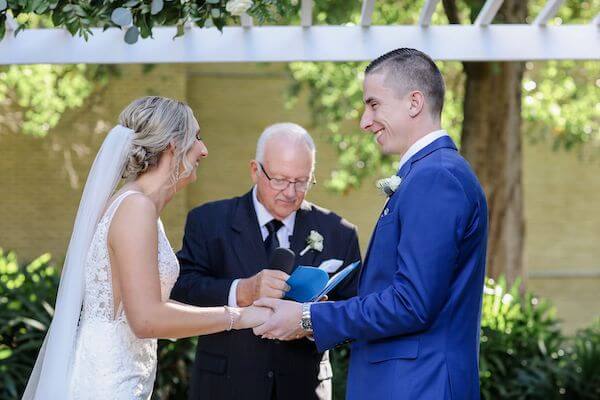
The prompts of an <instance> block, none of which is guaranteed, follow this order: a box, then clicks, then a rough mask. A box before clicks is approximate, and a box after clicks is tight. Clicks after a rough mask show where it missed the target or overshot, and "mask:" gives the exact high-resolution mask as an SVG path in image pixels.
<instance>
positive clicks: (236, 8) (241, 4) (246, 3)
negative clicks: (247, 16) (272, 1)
mask: <svg viewBox="0 0 600 400" xmlns="http://www.w3.org/2000/svg"><path fill="white" fill-rule="evenodd" d="M250 7H252V0H229V1H228V2H227V5H226V6H225V9H226V10H227V12H228V13H229V14H231V15H237V16H240V15H242V14H244V13H245V12H246V11H248V10H249V9H250Z"/></svg>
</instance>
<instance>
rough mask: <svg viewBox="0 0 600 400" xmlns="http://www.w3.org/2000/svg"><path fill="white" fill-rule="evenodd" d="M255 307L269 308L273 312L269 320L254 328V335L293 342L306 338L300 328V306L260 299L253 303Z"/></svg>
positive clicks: (293, 303)
mask: <svg viewBox="0 0 600 400" xmlns="http://www.w3.org/2000/svg"><path fill="white" fill-rule="evenodd" d="M254 305H255V306H260V307H269V308H270V309H271V310H273V314H272V315H271V318H269V320H268V321H267V322H265V323H264V324H262V325H260V326H257V327H256V328H254V330H253V331H254V334H255V335H257V336H261V337H263V338H266V339H279V340H295V339H300V338H302V337H305V336H308V333H307V332H306V331H304V330H303V329H302V327H301V326H300V321H301V319H302V304H301V303H296V302H295V301H288V300H277V299H268V298H262V299H259V300H257V301H255V302H254Z"/></svg>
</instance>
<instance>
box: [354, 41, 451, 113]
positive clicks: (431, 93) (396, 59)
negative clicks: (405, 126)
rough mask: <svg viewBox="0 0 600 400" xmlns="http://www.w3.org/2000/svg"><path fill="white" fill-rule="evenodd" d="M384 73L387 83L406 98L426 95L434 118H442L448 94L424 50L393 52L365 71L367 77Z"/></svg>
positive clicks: (440, 76) (408, 49)
mask: <svg viewBox="0 0 600 400" xmlns="http://www.w3.org/2000/svg"><path fill="white" fill-rule="evenodd" d="M373 73H385V75H386V81H391V82H393V83H394V84H396V85H397V86H398V88H399V89H400V90H402V91H403V93H399V95H402V96H403V95H404V94H406V92H408V91H411V90H418V91H420V92H422V93H423V94H424V95H425V98H426V101H427V103H429V105H430V112H431V115H432V116H433V117H434V118H436V119H437V118H439V117H440V115H441V113H442V108H444V93H445V91H446V89H445V85H444V78H443V77H442V74H441V73H440V70H439V69H438V67H437V65H435V63H434V62H433V60H432V59H431V57H429V56H428V55H427V54H425V53H423V52H422V51H419V50H416V49H410V48H406V47H404V48H401V49H396V50H392V51H390V52H388V53H385V54H384V55H382V56H380V57H378V58H376V59H375V60H373V61H372V62H371V63H370V64H369V65H368V66H367V68H366V69H365V75H368V74H373Z"/></svg>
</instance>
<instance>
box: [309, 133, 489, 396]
mask: <svg viewBox="0 0 600 400" xmlns="http://www.w3.org/2000/svg"><path fill="white" fill-rule="evenodd" d="M399 176H400V177H401V178H402V182H401V184H400V186H399V188H398V189H397V190H396V192H395V193H394V194H393V195H392V197H391V198H390V199H389V202H388V203H387V204H386V206H385V209H384V211H383V212H382V214H381V217H380V218H379V220H378V222H377V225H376V227H375V231H374V232H373V236H372V238H371V243H370V245H369V250H368V251H367V254H366V256H365V263H364V267H363V270H362V273H361V277H360V281H359V289H358V291H359V296H358V297H354V298H352V299H350V300H347V301H341V302H328V303H318V304H314V305H312V307H311V318H312V325H313V329H314V338H315V340H316V343H317V347H318V348H319V349H320V350H325V349H328V348H331V347H334V346H336V345H337V344H339V343H342V342H345V341H352V342H353V344H352V352H351V361H350V367H349V375H348V384H347V398H348V399H350V400H365V399H377V400H384V399H386V400H388V399H389V400H392V399H393V400H443V399H453V400H476V399H479V374H478V351H479V323H480V312H481V301H482V291H483V282H484V275H485V257H486V255H485V254H486V243H487V225H488V217H487V215H488V212H487V205H486V200H485V195H484V192H483V190H482V189H481V186H480V185H479V182H478V181H477V178H476V177H475V175H474V173H473V171H472V170H471V167H470V166H469V164H468V163H467V162H466V161H465V160H464V159H463V158H462V157H461V156H460V155H459V154H458V152H457V150H456V147H455V146H454V143H453V142H452V139H450V138H449V137H448V136H443V137H441V138H439V139H437V140H435V141H434V142H432V143H431V144H429V145H428V146H426V147H425V148H423V149H421V150H420V151H419V152H417V153H416V154H415V155H414V156H413V157H411V158H410V159H409V160H408V162H406V163H405V164H404V165H403V166H402V167H401V168H400V171H399Z"/></svg>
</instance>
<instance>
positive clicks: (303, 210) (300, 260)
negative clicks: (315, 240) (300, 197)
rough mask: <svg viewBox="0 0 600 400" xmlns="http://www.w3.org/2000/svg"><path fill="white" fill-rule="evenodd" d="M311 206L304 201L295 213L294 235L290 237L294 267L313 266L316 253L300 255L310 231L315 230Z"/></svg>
mask: <svg viewBox="0 0 600 400" xmlns="http://www.w3.org/2000/svg"><path fill="white" fill-rule="evenodd" d="M311 210H312V205H311V204H310V203H309V202H307V201H304V202H302V205H301V206H300V209H298V211H297V212H296V220H295V222H294V234H293V235H292V236H291V237H290V249H291V250H292V251H293V252H294V253H295V254H296V263H295V264H296V265H314V262H315V258H316V257H317V253H318V252H317V251H315V250H308V251H307V252H306V253H305V254H304V255H303V256H300V253H301V252H302V250H304V248H305V247H306V238H307V237H308V235H309V234H310V231H311V230H314V229H316V225H315V224H314V222H313V215H312V212H311Z"/></svg>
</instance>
